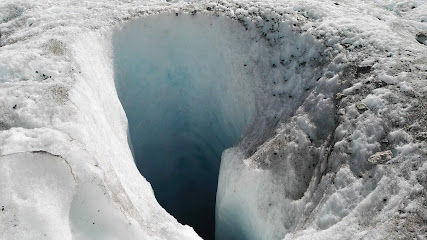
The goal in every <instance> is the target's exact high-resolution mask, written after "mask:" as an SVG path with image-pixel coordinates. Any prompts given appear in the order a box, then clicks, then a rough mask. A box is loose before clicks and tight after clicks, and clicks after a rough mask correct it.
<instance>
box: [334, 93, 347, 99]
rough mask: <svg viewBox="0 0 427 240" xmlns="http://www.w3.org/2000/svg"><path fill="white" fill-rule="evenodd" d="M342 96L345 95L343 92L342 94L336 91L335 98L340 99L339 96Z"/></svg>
mask: <svg viewBox="0 0 427 240" xmlns="http://www.w3.org/2000/svg"><path fill="white" fill-rule="evenodd" d="M343 97H345V95H344V94H342V93H337V94H336V95H335V100H340V99H341V98H343Z"/></svg>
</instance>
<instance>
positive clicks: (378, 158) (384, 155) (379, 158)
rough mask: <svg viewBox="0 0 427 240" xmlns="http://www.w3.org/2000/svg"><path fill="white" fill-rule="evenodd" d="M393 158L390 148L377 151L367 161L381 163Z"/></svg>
mask: <svg viewBox="0 0 427 240" xmlns="http://www.w3.org/2000/svg"><path fill="white" fill-rule="evenodd" d="M392 158H393V153H392V152H391V151H390V150H387V151H384V152H377V153H375V154H373V155H372V156H370V157H369V158H368V162H370V163H372V164H383V163H386V162H388V161H390V160H391V159H392Z"/></svg>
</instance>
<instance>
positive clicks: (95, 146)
mask: <svg viewBox="0 0 427 240" xmlns="http://www.w3.org/2000/svg"><path fill="white" fill-rule="evenodd" d="M161 12H162V14H175V13H178V14H181V13H182V12H186V13H189V14H196V15H197V14H208V15H218V16H226V17H229V18H231V19H235V20H238V21H240V22H241V23H242V24H243V25H244V26H246V27H247V28H248V31H250V32H251V34H253V40H254V41H257V40H259V41H267V42H268V43H269V44H270V50H269V51H271V55H268V56H270V59H268V61H267V60H266V59H262V60H263V61H261V62H260V63H259V66H262V67H263V68H262V69H261V68H260V72H261V73H262V74H263V75H261V74H260V76H261V77H262V78H261V77H260V79H261V80H262V81H263V82H261V83H260V88H262V91H260V92H258V94H259V96H258V97H257V104H259V110H258V114H257V117H256V120H255V122H254V124H253V125H252V128H250V129H249V130H248V131H247V134H246V135H245V136H246V137H245V138H244V139H243V140H242V141H241V142H240V143H239V144H238V145H237V146H236V147H235V148H232V149H229V150H227V151H226V152H225V153H224V155H223V159H222V166H221V174H220V183H219V189H218V195H217V224H218V228H217V234H219V236H221V234H224V237H226V236H229V235H234V236H242V237H244V238H245V239H281V238H286V239H296V238H298V239H313V238H319V239H354V238H358V239H362V238H365V239H407V238H410V237H418V238H419V239H423V238H425V237H426V236H425V234H426V221H427V217H426V216H427V212H426V205H425V201H426V190H425V187H426V182H427V177H426V172H427V164H426V162H425V159H426V157H427V155H426V152H425V151H426V132H427V122H426V115H425V114H426V113H425V110H426V100H427V99H426V97H425V92H426V90H427V89H426V78H427V74H426V71H427V59H426V56H425V52H426V51H427V46H425V45H423V43H421V42H419V41H417V39H419V37H417V36H420V33H422V32H425V31H427V26H426V20H427V16H426V12H427V6H426V4H425V3H424V2H423V1H408V2H403V1H376V2H353V1H337V2H329V1H328V2H324V1H295V2H281V1H277V2H276V1H258V2H246V1H236V2H234V1H219V2H173V3H168V2H163V1H149V2H140V1H88V2H69V1H55V2H54V3H52V2H49V1H39V2H37V3H33V2H32V1H5V2H2V3H0V34H1V35H0V46H1V48H0V84H1V85H0V86H1V87H0V112H1V114H0V130H1V132H0V191H1V194H0V205H1V206H2V211H1V212H0V222H1V223H2V224H0V232H1V235H0V238H1V239H72V238H75V239H136V238H142V239H198V237H197V235H196V234H195V233H194V231H193V230H192V229H191V228H189V227H187V226H182V225H180V224H179V223H177V222H176V220H174V219H173V217H171V216H170V215H169V214H168V213H167V212H166V211H164V210H163V209H162V208H161V207H160V206H159V205H158V204H157V202H156V200H155V198H154V195H153V193H152V190H151V187H150V185H149V184H148V183H147V182H146V181H145V179H144V178H143V177H141V176H140V174H139V172H138V171H137V169H136V167H135V165H134V163H133V161H132V155H131V152H130V149H129V147H128V144H127V132H126V131H127V122H126V117H125V114H124V111H123V109H122V107H121V105H120V102H119V100H118V98H117V93H116V90H115V87H114V79H113V72H112V66H111V52H110V50H111V41H110V40H111V32H112V29H113V28H114V27H116V26H117V25H119V24H122V23H124V22H127V21H130V20H132V19H136V18H139V17H143V16H146V15H151V14H159V13H161ZM417 34H418V35H417ZM263 57H264V56H263ZM256 60H257V59H256V57H255V58H254V59H253V60H252V61H254V62H256ZM388 150H389V151H390V152H388ZM381 152H382V153H381ZM375 153H379V154H377V155H375ZM380 153H381V154H380ZM371 156H372V157H371ZM370 157H371V158H370ZM368 160H369V161H368ZM3 209H4V210H3ZM231 210H234V212H233V211H231ZM230 226H234V227H233V229H228V227H230ZM218 229H219V230H218ZM218 231H219V233H218ZM285 234H286V235H285ZM218 239H222V238H218Z"/></svg>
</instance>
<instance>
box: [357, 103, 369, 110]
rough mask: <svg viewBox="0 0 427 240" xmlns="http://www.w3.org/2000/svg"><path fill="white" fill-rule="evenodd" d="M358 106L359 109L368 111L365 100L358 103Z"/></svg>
mask: <svg viewBox="0 0 427 240" xmlns="http://www.w3.org/2000/svg"><path fill="white" fill-rule="evenodd" d="M356 108H357V110H359V111H366V110H368V107H367V106H366V105H365V104H364V103H363V102H358V103H356Z"/></svg>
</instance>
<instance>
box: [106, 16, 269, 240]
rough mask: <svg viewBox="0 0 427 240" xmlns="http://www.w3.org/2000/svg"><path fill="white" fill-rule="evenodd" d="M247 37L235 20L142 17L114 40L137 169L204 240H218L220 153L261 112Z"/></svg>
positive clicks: (118, 80) (116, 70)
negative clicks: (217, 211) (217, 190)
mask: <svg viewBox="0 0 427 240" xmlns="http://www.w3.org/2000/svg"><path fill="white" fill-rule="evenodd" d="M247 38H248V33H247V32H246V31H245V28H244V27H243V26H242V25H241V24H239V23H238V22H236V21H232V20H230V19H227V18H223V17H222V18H221V17H208V16H203V15H196V16H191V15H190V14H179V16H176V15H175V14H169V15H166V14H160V15H158V16H150V17H144V18H142V19H139V20H136V21H132V22H130V23H127V24H126V25H125V26H123V27H122V28H121V29H119V30H117V31H116V32H115V34H114V36H113V47H114V75H115V82H116V87H117V90H118V94H119V98H120V100H121V102H122V105H123V108H124V110H125V111H126V115H127V118H128V122H129V133H130V138H131V141H132V146H133V153H134V157H135V163H136V165H137V167H138V169H139V171H140V172H141V174H142V175H143V176H145V177H146V178H147V180H148V181H149V182H150V183H151V185H152V187H153V189H154V193H155V196H156V199H157V200H158V201H159V203H160V204H161V205H162V206H163V207H164V208H165V209H166V210H167V211H168V212H169V213H170V214H172V215H173V216H174V217H176V218H177V219H178V221H179V222H181V223H184V224H189V225H190V226H192V227H194V229H195V230H196V232H198V233H199V234H200V235H201V236H202V237H203V238H204V239H213V238H214V232H215V198H216V188H217V182H218V174H219V165H220V161H221V154H222V151H223V150H224V149H226V148H228V147H231V146H232V145H233V144H235V143H236V142H237V141H238V140H239V138H240V137H241V135H242V133H243V131H244V129H245V128H246V126H247V125H248V123H249V121H250V120H251V116H253V114H254V111H255V97H254V90H255V88H254V86H255V84H254V81H256V80H255V79H253V78H254V76H253V75H251V74H248V73H249V72H250V71H249V70H247V68H248V67H247V66H245V65H247V62H248V60H247V59H248V58H249V57H250V56H248V55H247V54H248V51H247V50H245V45H244V44H242V43H244V42H245V41H246V40H245V39H247ZM260 48H261V49H262V47H261V46H260Z"/></svg>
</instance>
